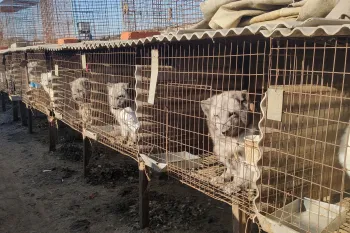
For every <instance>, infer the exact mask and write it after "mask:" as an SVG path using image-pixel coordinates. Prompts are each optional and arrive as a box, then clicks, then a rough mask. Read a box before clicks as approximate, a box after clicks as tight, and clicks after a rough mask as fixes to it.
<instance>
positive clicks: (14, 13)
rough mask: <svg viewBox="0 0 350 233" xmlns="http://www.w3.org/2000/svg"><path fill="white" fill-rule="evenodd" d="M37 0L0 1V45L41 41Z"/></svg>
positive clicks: (41, 30)
mask: <svg viewBox="0 0 350 233" xmlns="http://www.w3.org/2000/svg"><path fill="white" fill-rule="evenodd" d="M42 32H43V29H42V24H41V16H40V7H39V0H24V1H17V0H4V1H2V2H1V3H0V46H9V45H10V44H12V43H18V42H38V41H42Z"/></svg>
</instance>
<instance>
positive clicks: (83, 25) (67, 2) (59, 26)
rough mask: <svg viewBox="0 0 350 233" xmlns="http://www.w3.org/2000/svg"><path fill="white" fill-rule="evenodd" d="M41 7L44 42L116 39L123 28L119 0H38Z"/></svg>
mask: <svg viewBox="0 0 350 233" xmlns="http://www.w3.org/2000/svg"><path fill="white" fill-rule="evenodd" d="M40 6H41V15H42V21H43V28H44V34H45V38H46V42H56V40H57V39H58V38H64V37H73V38H77V39H82V40H92V39H94V40H96V39H100V40H101V39H117V38H119V35H120V33H121V31H122V8H121V3H120V1H119V0H97V1H90V0H64V1H61V0H41V1H40Z"/></svg>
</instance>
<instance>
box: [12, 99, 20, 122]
mask: <svg viewBox="0 0 350 233" xmlns="http://www.w3.org/2000/svg"><path fill="white" fill-rule="evenodd" d="M12 116H13V121H18V120H19V118H18V101H12Z"/></svg>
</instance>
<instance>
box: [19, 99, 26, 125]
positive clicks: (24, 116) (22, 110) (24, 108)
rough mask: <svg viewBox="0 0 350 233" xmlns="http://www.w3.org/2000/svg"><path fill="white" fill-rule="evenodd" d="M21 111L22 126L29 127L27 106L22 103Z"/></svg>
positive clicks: (20, 104) (20, 105) (20, 103)
mask: <svg viewBox="0 0 350 233" xmlns="http://www.w3.org/2000/svg"><path fill="white" fill-rule="evenodd" d="M19 111H20V114H21V121H22V126H27V116H26V114H27V112H26V105H25V103H23V102H22V101H21V102H19Z"/></svg>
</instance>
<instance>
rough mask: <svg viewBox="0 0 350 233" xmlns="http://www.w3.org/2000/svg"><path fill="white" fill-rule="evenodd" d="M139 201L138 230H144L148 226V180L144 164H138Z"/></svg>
mask: <svg viewBox="0 0 350 233" xmlns="http://www.w3.org/2000/svg"><path fill="white" fill-rule="evenodd" d="M139 199H140V200H139V201H140V203H139V218H140V228H141V229H144V228H146V227H148V226H149V194H148V178H147V175H146V166H145V163H144V162H140V164H139Z"/></svg>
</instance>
